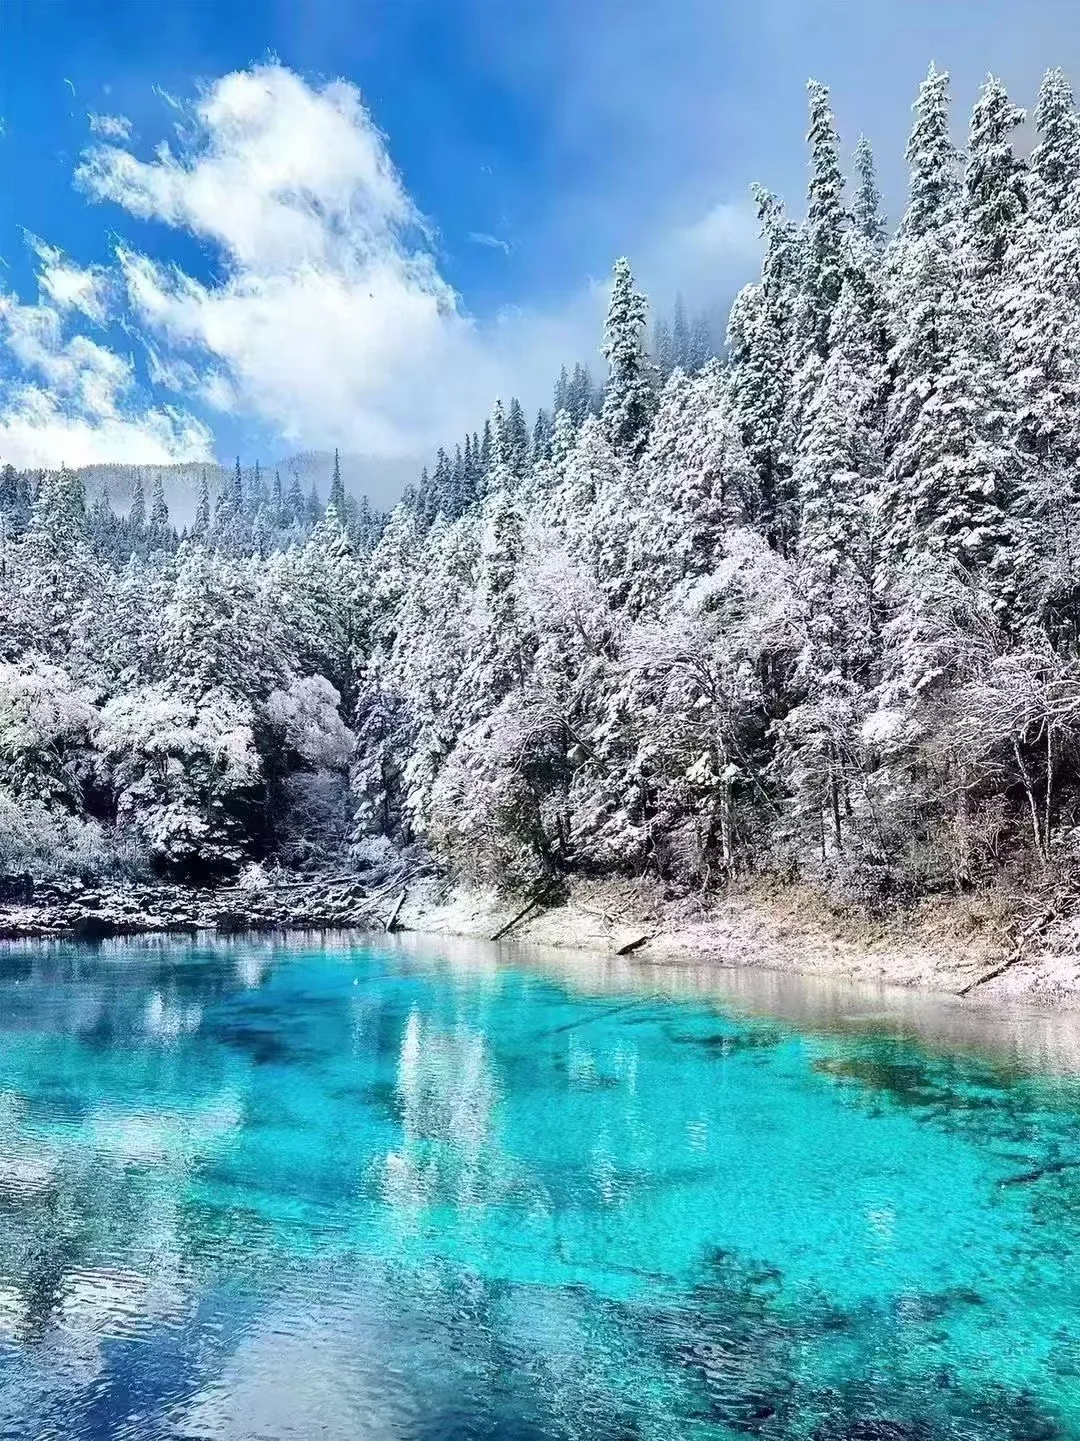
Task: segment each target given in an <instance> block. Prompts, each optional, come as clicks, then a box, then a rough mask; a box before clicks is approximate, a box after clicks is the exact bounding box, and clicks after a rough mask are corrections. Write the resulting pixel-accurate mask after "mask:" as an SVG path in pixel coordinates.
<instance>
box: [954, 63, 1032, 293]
mask: <svg viewBox="0 0 1080 1441" xmlns="http://www.w3.org/2000/svg"><path fill="white" fill-rule="evenodd" d="M1023 122H1024V112H1023V110H1021V109H1020V108H1019V106H1017V105H1014V104H1013V103H1012V101H1011V100H1010V99H1009V97H1008V94H1007V93H1006V90H1005V87H1004V85H1002V83H1001V81H1000V80H998V79H996V78H995V77H994V76H993V75H991V76H989V77H988V79H987V80H986V81H985V82H984V84H983V87H982V89H981V90H980V91H979V98H978V100H977V102H976V104H975V109H974V110H973V112H972V116H971V127H970V130H969V133H968V151H967V165H966V167H965V170H964V203H963V234H962V240H961V243H962V244H963V245H964V246H965V248H966V251H967V255H968V264H969V265H970V267H971V269H972V271H973V273H974V274H975V275H976V276H978V277H982V278H986V277H991V276H993V277H996V276H997V275H998V274H999V273H1000V271H1001V268H1002V266H1003V264H1004V262H1005V257H1006V255H1007V253H1008V251H1009V249H1010V248H1011V246H1012V245H1013V243H1014V241H1015V240H1016V237H1017V235H1018V233H1019V230H1020V225H1021V221H1022V220H1023V217H1024V212H1025V210H1026V209H1027V203H1028V194H1027V175H1026V167H1025V165H1024V163H1023V161H1022V160H1021V159H1020V158H1019V157H1018V156H1017V154H1016V152H1015V150H1014V149H1013V133H1014V131H1016V130H1017V128H1018V127H1019V126H1020V125H1022V124H1023Z"/></svg>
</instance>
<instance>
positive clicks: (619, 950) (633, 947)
mask: <svg viewBox="0 0 1080 1441" xmlns="http://www.w3.org/2000/svg"><path fill="white" fill-rule="evenodd" d="M651 940H652V932H651V931H646V933H645V934H644V935H643V936H635V938H634V939H633V940H632V941H627V942H626V943H625V944H624V945H621V946H617V947H616V950H615V954H616V955H617V956H628V955H629V954H630V952H631V951H637V950H640V949H641V947H642V946H645V945H648V943H649V942H650V941H651Z"/></svg>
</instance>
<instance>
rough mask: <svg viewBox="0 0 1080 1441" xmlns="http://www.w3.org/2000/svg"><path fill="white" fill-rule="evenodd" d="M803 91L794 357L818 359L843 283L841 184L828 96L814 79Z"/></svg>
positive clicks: (826, 345)
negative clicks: (803, 199)
mask: <svg viewBox="0 0 1080 1441" xmlns="http://www.w3.org/2000/svg"><path fill="white" fill-rule="evenodd" d="M808 89H809V94H810V128H809V130H808V132H807V137H806V138H807V141H808V143H809V145H810V185H809V190H808V197H807V198H808V204H807V211H806V237H805V242H804V245H803V275H802V282H801V285H800V305H799V314H798V316H797V326H798V336H799V342H800V346H801V349H802V351H803V355H802V356H800V357H799V358H800V359H804V358H805V356H806V355H808V354H810V353H811V352H815V353H816V354H817V355H819V356H820V357H821V358H822V359H824V358H825V356H826V355H827V354H828V348H829V325H830V323H831V321H832V312H833V308H834V307H835V305H836V302H837V300H838V299H839V297H840V286H841V283H842V280H843V266H842V261H841V255H842V248H843V238H844V226H845V212H844V182H843V176H842V175H841V172H840V154H839V151H840V146H839V141H838V139H837V134H836V124H835V121H834V120H833V113H832V109H831V107H830V104H829V92H828V90H827V89H826V88H825V86H824V85H819V84H818V83H817V81H815V80H812V81H811V82H810V84H809V87H808Z"/></svg>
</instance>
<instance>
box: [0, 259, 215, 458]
mask: <svg viewBox="0 0 1080 1441" xmlns="http://www.w3.org/2000/svg"><path fill="white" fill-rule="evenodd" d="M49 254H50V255H52V254H55V253H54V252H49ZM54 271H55V266H53V267H52V269H51V268H50V262H49V260H46V262H45V266H44V269H43V271H42V299H41V301H40V302H39V303H38V304H37V305H23V304H21V303H20V302H19V301H18V300H17V299H16V297H15V296H13V295H10V294H8V293H6V292H0V345H2V347H3V352H4V354H5V357H6V359H7V361H8V366H6V367H5V369H6V370H10V371H13V372H14V373H13V374H9V375H8V376H6V377H4V376H0V459H2V460H3V461H4V462H5V463H8V462H10V463H11V464H13V465H16V466H44V467H53V466H58V465H63V464H67V465H72V466H75V465H88V464H97V463H104V462H109V461H116V462H131V463H146V464H166V463H168V462H169V461H173V460H201V459H205V458H207V457H208V456H209V455H210V449H211V436H210V432H209V430H208V429H207V428H206V427H205V426H204V425H202V424H200V423H199V422H198V421H196V420H195V419H194V418H193V417H191V416H189V415H186V414H185V413H184V412H183V411H181V410H178V409H176V408H175V407H172V406H159V407H147V406H140V405H139V403H138V401H137V399H136V397H135V386H134V369H133V366H132V363H131V361H130V360H129V359H127V358H125V357H123V356H120V355H117V354H116V352H115V351H112V350H110V349H108V348H107V347H106V346H103V345H99V344H98V343H97V342H96V341H93V340H91V339H89V337H87V336H85V335H77V334H76V335H66V334H65V327H64V320H63V317H62V314H61V309H60V308H58V307H57V306H56V305H55V304H53V305H50V304H48V303H46V298H47V297H48V296H49V294H50V291H49V289H48V288H47V286H46V283H45V277H46V276H49V275H50V274H52V275H53V279H54V280H55V274H54ZM62 288H63V287H61V289H62ZM72 303H73V302H72ZM65 308H66V307H65Z"/></svg>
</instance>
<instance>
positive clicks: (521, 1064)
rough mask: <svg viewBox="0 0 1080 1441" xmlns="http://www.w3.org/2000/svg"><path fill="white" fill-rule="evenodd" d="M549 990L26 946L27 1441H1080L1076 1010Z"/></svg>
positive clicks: (394, 973)
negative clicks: (1062, 1018) (1064, 1014)
mask: <svg viewBox="0 0 1080 1441" xmlns="http://www.w3.org/2000/svg"><path fill="white" fill-rule="evenodd" d="M551 964H552V965H554V964H555V962H552V963H551ZM558 964H559V966H560V967H561V969H560V970H558V971H556V970H554V969H551V968H545V965H544V964H543V963H541V964H539V965H538V964H537V963H536V962H535V961H528V962H526V961H525V960H521V961H518V962H515V961H514V960H513V959H512V958H511V960H510V962H509V963H507V962H506V960H505V958H504V959H503V961H501V962H499V963H496V961H495V960H494V958H493V952H492V951H491V949H490V948H486V949H485V948H483V947H477V946H472V947H470V946H467V945H465V946H462V945H447V946H444V947H442V948H434V949H433V948H431V947H430V946H429V947H425V946H423V945H414V946H412V947H410V946H409V945H407V944H404V943H402V944H395V945H390V944H385V945H384V944H373V945H362V944H357V945H353V944H352V943H351V942H347V941H339V942H336V943H329V944H328V943H325V942H323V941H309V942H306V943H294V944H292V945H288V946H286V945H274V944H270V943H265V944H264V943H261V942H251V941H246V940H244V941H236V942H233V943H227V944H220V945H214V946H213V947H206V946H200V945H196V944H193V943H187V942H175V943H174V942H170V943H161V944H150V945H147V944H141V945H140V944H137V943H115V944H109V945H107V946H103V947H101V948H91V947H79V946H56V945H53V946H38V947H34V946H29V947H22V948H8V949H7V950H4V951H2V952H0V1435H2V1436H4V1437H17V1438H19V1441H26V1438H35V1441H38V1438H59V1437H79V1438H99V1437H109V1438H113V1437H131V1438H139V1441H153V1438H159V1437H213V1438H241V1437H243V1438H256V1437H257V1438H284V1437H295V1438H323V1437H326V1438H342V1441H345V1438H348V1441H357V1438H363V1441H366V1438H373V1441H374V1438H377V1441H391V1438H393V1441H396V1438H416V1441H421V1438H422V1441H437V1438H446V1441H456V1438H503V1441H510V1438H513V1441H538V1438H581V1441H631V1438H649V1441H654V1438H665V1441H668V1438H700V1441H706V1438H710V1441H711V1438H719V1437H745V1436H758V1437H764V1438H781V1437H813V1438H817V1441H834V1438H836V1441H838V1438H847V1441H902V1438H920V1441H922V1438H926V1441H929V1438H937V1437H956V1438H964V1441H972V1438H976V1441H978V1438H987V1441H990V1438H995V1441H996V1438H1020V1437H1023V1438H1050V1437H1078V1438H1080V1265H1078V1262H1080V1166H1077V1167H1074V1165H1073V1163H1075V1162H1080V1130H1078V1124H1077V1123H1078V1119H1080V1082H1078V1080H1077V1079H1075V1078H1074V1072H1075V1071H1076V1070H1078V1069H1080V1063H1078V1064H1077V1065H1074V1059H1075V1058H1076V1057H1077V1056H1080V1040H1078V1039H1077V1032H1076V1029H1075V1022H1073V1023H1065V1022H1062V1023H1061V1026H1062V1027H1063V1028H1064V1029H1061V1030H1060V1031H1059V1030H1055V1029H1054V1024H1056V1023H1054V1024H1052V1023H1051V1022H1049V1021H1040V1020H1038V1019H1034V1020H1032V1019H1026V1020H1025V1019H1023V1018H1020V1019H1017V1020H1015V1021H1012V1020H1007V1021H995V1022H991V1021H989V1020H987V1021H986V1022H985V1024H984V1023H983V1021H981V1020H980V1019H978V1016H979V1013H978V1012H973V1011H972V1010H970V1009H963V1008H959V1007H956V1008H953V1009H951V1010H950V1009H944V1010H942V1009H940V1008H939V1009H934V1008H933V1007H927V1008H925V1011H924V1013H922V1014H915V1013H914V1012H913V1011H912V1009H911V1005H912V1004H914V1003H908V1002H901V1003H900V1004H899V1006H897V1005H894V1004H893V1003H891V1002H887V1001H886V1000H885V999H875V1000H874V1001H873V1004H872V1005H868V1002H867V1000H866V998H865V996H864V997H862V998H860V997H859V996H858V995H856V993H848V992H845V991H843V990H842V989H837V988H832V989H826V990H824V991H822V990H820V989H819V990H817V991H814V990H813V989H812V988H810V987H803V988H800V986H799V984H798V983H793V982H785V983H780V982H777V981H775V980H771V979H769V978H759V979H758V980H754V979H753V978H742V979H740V980H738V981H734V980H732V981H731V982H724V983H723V984H724V985H725V986H727V987H728V989H727V991H726V992H723V991H718V990H717V988H716V986H715V985H714V984H713V983H712V982H711V981H710V982H708V983H707V984H706V983H705V982H704V981H703V979H702V977H701V976H694V975H693V974H692V973H690V974H682V975H680V973H675V972H663V973H661V972H650V971H649V970H647V969H642V968H641V967H636V968H635V967H632V966H620V967H606V968H601V969H599V970H595V971H590V970H589V969H588V968H587V967H586V966H585V963H584V962H580V961H577V962H571V961H563V962H559V963H558ZM972 1016H975V1017H976V1019H975V1020H972V1019H971V1018H972ZM1068 1024H1071V1025H1072V1027H1073V1029H1072V1030H1069V1029H1067V1025H1068ZM1040 1172H1041V1174H1037V1173H1040Z"/></svg>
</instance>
